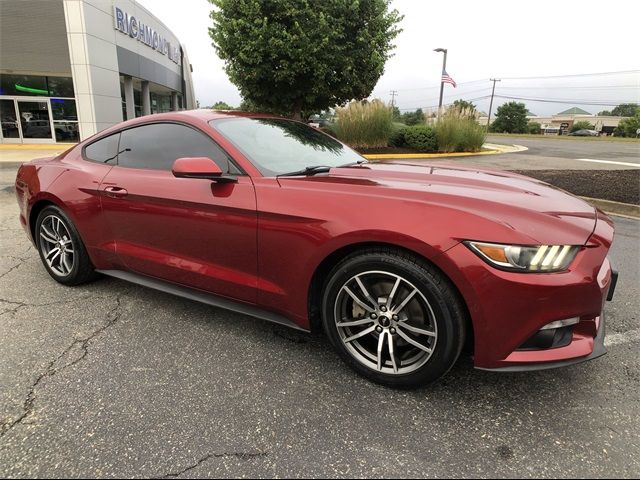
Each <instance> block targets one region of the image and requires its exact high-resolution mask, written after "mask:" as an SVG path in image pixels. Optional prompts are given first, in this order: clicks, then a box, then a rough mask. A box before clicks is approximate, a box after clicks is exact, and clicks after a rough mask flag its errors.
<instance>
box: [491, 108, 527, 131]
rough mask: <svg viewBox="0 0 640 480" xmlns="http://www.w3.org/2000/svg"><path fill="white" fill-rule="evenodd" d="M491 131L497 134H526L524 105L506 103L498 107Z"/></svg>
mask: <svg viewBox="0 0 640 480" xmlns="http://www.w3.org/2000/svg"><path fill="white" fill-rule="evenodd" d="M491 131H493V132H499V133H526V132H527V131H528V121H527V107H526V105H525V104H524V103H519V102H508V103H505V104H504V105H500V106H499V107H498V110H497V112H496V118H495V120H494V121H493V122H492V123H491Z"/></svg>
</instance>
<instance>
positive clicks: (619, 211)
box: [580, 197, 640, 220]
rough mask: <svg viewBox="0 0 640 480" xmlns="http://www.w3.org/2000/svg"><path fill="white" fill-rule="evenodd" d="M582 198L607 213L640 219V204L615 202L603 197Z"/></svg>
mask: <svg viewBox="0 0 640 480" xmlns="http://www.w3.org/2000/svg"><path fill="white" fill-rule="evenodd" d="M580 198H582V199H583V200H585V201H587V202H589V203H590V204H591V205H593V206H594V207H597V208H599V209H600V210H602V211H603V212H605V213H610V214H611V215H618V216H621V217H628V218H634V219H637V220H640V205H634V204H632V203H622V202H613V201H611V200H603V199H601V198H591V197H580Z"/></svg>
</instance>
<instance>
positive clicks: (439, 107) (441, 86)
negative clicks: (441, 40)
mask: <svg viewBox="0 0 640 480" xmlns="http://www.w3.org/2000/svg"><path fill="white" fill-rule="evenodd" d="M434 52H443V53H444V58H443V59H442V73H441V74H440V102H439V103H438V122H439V121H440V112H441V111H442V96H443V94H444V80H443V78H442V76H443V75H444V72H446V71H447V49H446V48H436V49H435V50H434Z"/></svg>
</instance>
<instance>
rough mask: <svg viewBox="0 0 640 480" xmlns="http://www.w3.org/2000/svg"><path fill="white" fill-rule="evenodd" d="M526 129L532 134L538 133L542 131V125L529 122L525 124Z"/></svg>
mask: <svg viewBox="0 0 640 480" xmlns="http://www.w3.org/2000/svg"><path fill="white" fill-rule="evenodd" d="M527 131H528V132H529V133H531V134H533V135H540V134H541V133H542V125H541V124H539V123H538V122H529V123H528V124H527Z"/></svg>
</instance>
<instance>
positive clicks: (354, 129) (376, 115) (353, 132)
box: [335, 100, 393, 148]
mask: <svg viewBox="0 0 640 480" xmlns="http://www.w3.org/2000/svg"><path fill="white" fill-rule="evenodd" d="M337 114H338V120H337V122H336V123H335V130H336V134H337V137H338V138H339V139H340V140H342V141H343V142H345V143H347V144H349V145H351V146H352V147H354V148H379V147H386V146H387V143H388V141H389V138H390V137H391V131H392V128H393V126H392V122H393V112H392V111H391V109H390V108H389V107H387V106H386V105H385V104H384V102H382V101H381V100H373V101H372V102H351V103H350V104H349V105H347V106H346V107H344V108H338V109H337Z"/></svg>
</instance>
